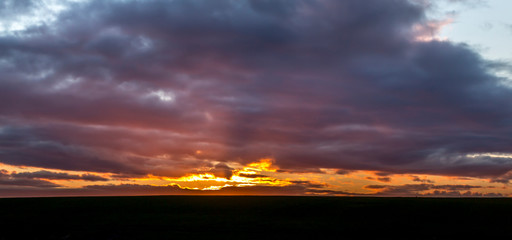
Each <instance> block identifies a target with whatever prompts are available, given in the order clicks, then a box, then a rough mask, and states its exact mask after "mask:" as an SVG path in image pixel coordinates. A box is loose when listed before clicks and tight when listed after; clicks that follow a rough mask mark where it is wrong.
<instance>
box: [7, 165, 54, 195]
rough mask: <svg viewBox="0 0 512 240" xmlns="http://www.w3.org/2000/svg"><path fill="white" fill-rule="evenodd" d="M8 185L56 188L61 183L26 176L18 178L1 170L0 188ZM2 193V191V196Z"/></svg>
mask: <svg viewBox="0 0 512 240" xmlns="http://www.w3.org/2000/svg"><path fill="white" fill-rule="evenodd" d="M6 186H16V187H38V188H54V187H58V186H59V185H57V184H55V183H52V182H49V181H46V180H39V179H27V178H24V177H21V178H18V177H16V176H13V175H9V174H8V173H7V172H6V171H5V170H0V188H4V187H6ZM2 195H3V194H2V191H0V196H2Z"/></svg>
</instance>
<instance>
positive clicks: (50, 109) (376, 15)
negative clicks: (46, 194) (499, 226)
mask: <svg viewBox="0 0 512 240" xmlns="http://www.w3.org/2000/svg"><path fill="white" fill-rule="evenodd" d="M4 5H5V4H4ZM4 5H0V6H1V9H4V8H13V9H14V8H16V7H14V5H13V6H7V5H5V6H4ZM6 6H7V7H6ZM27 6H28V5H27ZM16 9H17V8H16ZM2 11H3V10H2ZM425 11H426V9H425V6H424V5H421V4H413V3H412V2H411V1H406V0H368V1H359V0H348V1H334V0H318V1H308V0H303V1H227V0H226V1H225V0H220V1H206V0H187V1H184V0H176V1H143V2H141V1H89V2H85V3H73V4H70V5H69V9H68V10H66V11H64V12H62V13H61V14H60V15H59V16H58V19H57V21H56V22H55V23H53V24H48V25H40V26H37V27H31V28H28V29H27V30H25V31H23V32H20V33H19V34H17V35H5V36H3V35H2V36H0V144H1V145H0V161H1V162H4V163H8V164H12V165H28V166H39V167H47V168H57V169H67V170H88V171H100V172H113V173H119V174H123V173H124V174H147V173H152V174H156V175H170V176H177V175H180V174H183V173H186V172H187V171H190V170H191V169H194V168H195V167H197V166H202V165H204V164H205V162H207V161H209V160H216V161H237V162H240V163H247V162H251V161H256V160H258V159H259V158H263V157H270V156H271V157H273V158H274V159H275V163H276V165H277V166H279V167H280V168H281V169H286V171H289V172H291V171H301V170H304V169H317V170H318V169H319V168H336V169H345V170H347V171H350V170H375V171H381V172H385V173H386V174H387V173H389V174H393V173H424V174H446V175H459V176H478V177H497V176H500V175H503V174H505V173H506V172H508V171H509V170H512V161H510V159H509V158H505V157H503V158H500V157H489V156H487V157H486V156H476V157H468V156H467V155H468V154H474V153H485V152H503V153H508V152H512V148H511V146H512V138H511V137H510V136H512V129H511V127H510V126H512V125H511V123H512V112H511V111H512V110H511V109H512V106H511V104H512V101H511V100H512V97H511V96H512V94H511V93H512V91H511V90H510V89H509V88H508V87H505V86H503V85H502V84H500V81H501V79H500V78H499V77H497V76H495V75H494V74H493V72H494V70H495V66H494V65H493V64H490V62H488V61H486V60H485V59H482V58H481V56H480V55H479V54H478V53H477V52H475V51H474V50H473V49H471V48H470V47H469V46H467V45H464V44H455V43H452V42H440V41H430V42H421V41H415V39H416V38H417V37H419V36H418V34H421V33H418V32H417V31H416V30H415V29H417V27H418V26H421V25H426V24H427V23H428V19H426V17H425ZM434 30H435V29H434ZM505 65H506V64H505ZM196 150H201V152H202V153H201V154H195V152H196ZM222 166H224V165H218V167H216V168H215V169H216V170H215V171H217V170H218V173H223V174H224V175H225V176H226V177H229V176H230V174H232V173H231V170H230V169H228V168H226V167H222Z"/></svg>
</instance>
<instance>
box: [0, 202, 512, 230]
mask: <svg viewBox="0 0 512 240" xmlns="http://www.w3.org/2000/svg"><path fill="white" fill-rule="evenodd" d="M0 205H1V206H2V208H1V210H0V216H1V220H0V223H1V225H0V239H183V238H192V239H197V238H201V237H206V238H209V239H235V238H240V239H290V238H293V237H303V238H304V237H306V238H308V239H315V238H324V237H327V236H329V235H332V234H334V236H335V239H362V238H368V237H372V238H375V239H383V238H384V239H462V238H475V237H485V238H493V237H512V228H511V227H512V199H507V198H360V197H295V196H294V197H276V196H141V197H63V198H5V199H0ZM331 238H332V237H331Z"/></svg>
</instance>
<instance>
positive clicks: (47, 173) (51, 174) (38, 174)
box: [10, 170, 109, 181]
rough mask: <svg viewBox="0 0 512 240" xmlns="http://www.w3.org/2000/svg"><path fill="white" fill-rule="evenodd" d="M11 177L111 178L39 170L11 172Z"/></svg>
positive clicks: (100, 179)
mask: <svg viewBox="0 0 512 240" xmlns="http://www.w3.org/2000/svg"><path fill="white" fill-rule="evenodd" d="M10 175H11V177H15V178H29V179H32V178H38V179H49V180H84V181H108V180H109V179H107V178H104V177H101V176H98V175H93V174H81V175H74V174H69V173H57V172H50V171H45V170H41V171H37V172H20V173H11V174H10Z"/></svg>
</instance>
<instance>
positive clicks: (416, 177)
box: [412, 176, 434, 183]
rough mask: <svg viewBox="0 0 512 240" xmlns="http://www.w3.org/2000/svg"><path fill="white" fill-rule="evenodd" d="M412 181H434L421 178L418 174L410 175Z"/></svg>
mask: <svg viewBox="0 0 512 240" xmlns="http://www.w3.org/2000/svg"><path fill="white" fill-rule="evenodd" d="M412 181H414V182H422V183H434V181H432V180H429V179H421V178H420V177H418V176H412Z"/></svg>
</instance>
